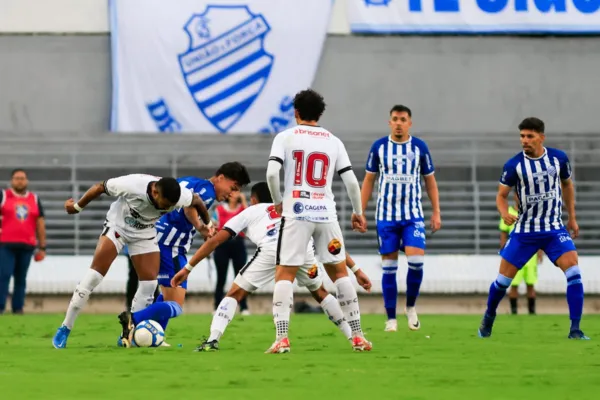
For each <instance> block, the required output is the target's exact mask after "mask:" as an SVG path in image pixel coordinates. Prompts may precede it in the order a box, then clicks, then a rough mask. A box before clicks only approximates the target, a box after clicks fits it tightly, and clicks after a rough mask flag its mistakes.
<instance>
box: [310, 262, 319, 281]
mask: <svg viewBox="0 0 600 400" xmlns="http://www.w3.org/2000/svg"><path fill="white" fill-rule="evenodd" d="M307 274H308V277H309V278H310V279H315V278H316V277H317V276H319V267H317V265H316V264H313V266H312V267H310V268H309V269H308V272H307Z"/></svg>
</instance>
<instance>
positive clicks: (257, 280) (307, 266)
mask: <svg viewBox="0 0 600 400" xmlns="http://www.w3.org/2000/svg"><path fill="white" fill-rule="evenodd" d="M304 257H305V258H304V259H303V261H302V264H301V267H300V270H299V271H298V273H297V274H296V281H297V282H298V286H302V287H306V288H307V289H308V290H309V291H311V292H314V291H315V290H317V289H318V288H320V287H321V285H322V284H323V277H322V275H321V274H322V273H323V271H322V269H320V268H319V266H318V265H317V260H316V259H315V255H314V253H313V252H312V251H310V252H309V253H307V251H306V246H304ZM275 258H276V249H274V248H273V249H268V250H261V249H260V248H259V249H257V250H256V253H254V256H253V257H252V258H251V259H250V261H248V263H247V264H246V265H245V266H244V268H242V269H241V270H240V272H239V274H238V275H237V276H236V277H235V280H234V281H233V282H234V283H235V284H236V285H238V286H239V287H241V288H242V289H244V290H245V291H247V292H254V291H255V290H256V289H258V288H261V287H262V286H264V285H266V284H268V283H269V282H271V281H273V280H274V279H275Z"/></svg>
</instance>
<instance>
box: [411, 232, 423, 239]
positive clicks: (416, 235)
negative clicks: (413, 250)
mask: <svg viewBox="0 0 600 400" xmlns="http://www.w3.org/2000/svg"><path fill="white" fill-rule="evenodd" d="M413 236H414V237H418V238H421V239H425V233H424V232H421V231H413Z"/></svg>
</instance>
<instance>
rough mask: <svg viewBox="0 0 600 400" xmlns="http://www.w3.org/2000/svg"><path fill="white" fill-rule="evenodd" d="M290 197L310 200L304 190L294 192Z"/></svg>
mask: <svg viewBox="0 0 600 400" xmlns="http://www.w3.org/2000/svg"><path fill="white" fill-rule="evenodd" d="M292 197H293V198H295V199H310V192H308V191H306V190H294V191H293V192H292Z"/></svg>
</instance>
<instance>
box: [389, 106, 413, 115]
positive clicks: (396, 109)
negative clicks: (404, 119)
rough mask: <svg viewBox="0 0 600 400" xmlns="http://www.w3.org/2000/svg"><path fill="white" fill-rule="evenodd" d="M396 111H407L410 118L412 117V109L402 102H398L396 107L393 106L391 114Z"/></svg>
mask: <svg viewBox="0 0 600 400" xmlns="http://www.w3.org/2000/svg"><path fill="white" fill-rule="evenodd" d="M394 111H396V112H405V113H407V114H408V116H409V117H410V118H412V111H410V108H408V107H406V106H403V105H402V104H396V105H395V106H394V107H392V109H391V110H390V115H392V113H393V112H394Z"/></svg>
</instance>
